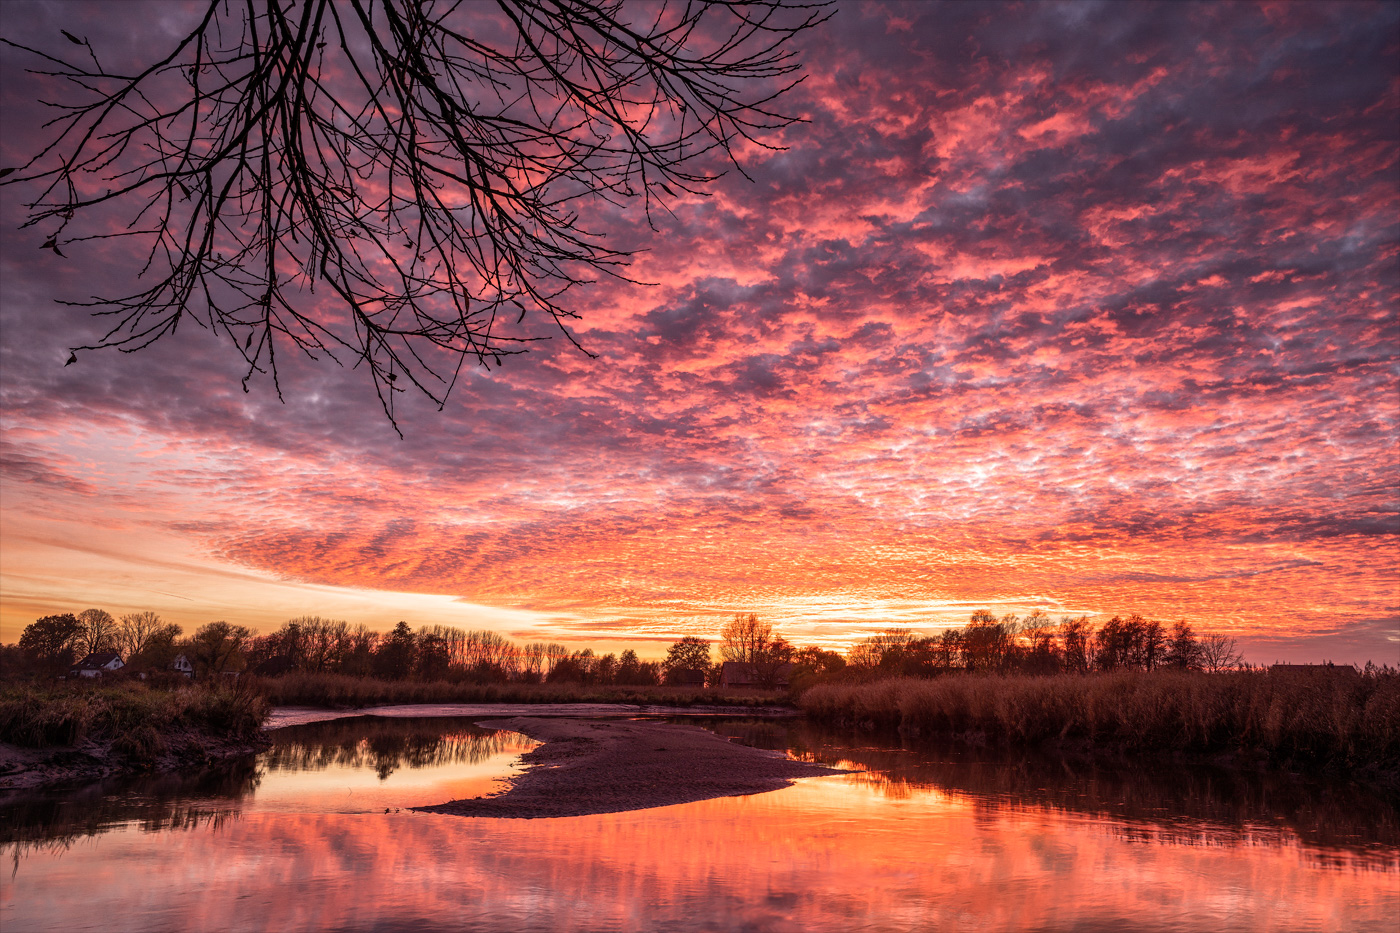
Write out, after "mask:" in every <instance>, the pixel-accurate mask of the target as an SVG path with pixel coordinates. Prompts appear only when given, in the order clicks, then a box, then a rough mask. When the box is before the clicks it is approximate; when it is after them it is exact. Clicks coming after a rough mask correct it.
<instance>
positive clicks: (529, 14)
mask: <svg viewBox="0 0 1400 933" xmlns="http://www.w3.org/2000/svg"><path fill="white" fill-rule="evenodd" d="M830 15H831V11H830V10H829V9H828V7H827V5H826V2H825V0H822V2H813V3H807V2H786V0H753V2H737V0H693V2H682V3H664V4H651V3H643V4H635V5H634V4H624V3H623V2H621V0H595V2H585V0H497V2H496V3H494V4H491V5H486V4H480V5H478V4H462V3H459V2H449V0H419V2H413V0H347V2H344V3H333V2H331V0H241V2H240V0H214V2H210V3H209V5H208V6H207V8H206V9H205V10H204V11H203V15H202V17H201V18H200V20H199V22H198V24H197V25H196V26H195V27H194V28H193V29H192V30H191V31H190V32H189V33H188V34H187V35H185V36H184V37H183V38H181V39H179V40H178V41H177V42H175V43H174V47H173V48H172V49H171V50H170V51H169V52H168V53H166V54H164V56H163V57H161V58H159V59H158V60H155V61H153V62H151V63H150V64H149V65H147V66H146V67H144V68H143V69H141V70H133V71H132V72H130V73H118V72H117V71H114V70H109V69H107V68H104V67H103V65H102V64H101V62H100V61H99V59H98V55H97V52H96V50H95V49H94V48H93V47H92V44H91V43H90V42H89V41H88V39H86V38H82V37H79V36H76V35H74V34H72V33H69V32H67V31H63V35H64V37H65V38H66V39H67V40H68V43H70V44H72V45H76V46H78V47H79V49H80V51H79V49H73V50H70V53H69V54H67V55H58V54H49V53H46V52H44V51H41V50H39V49H34V48H30V47H28V46H22V45H19V44H17V43H15V42H11V41H9V40H0V41H5V42H6V44H8V45H10V46H12V47H15V48H18V49H22V50H24V51H26V52H28V53H31V54H32V55H34V56H37V57H38V59H39V60H40V62H41V64H39V65H36V66H35V67H33V68H31V69H30V71H31V73H34V74H37V75H41V76H44V77H45V78H46V79H48V80H50V81H51V82H56V83H57V84H59V85H60V86H62V87H64V88H66V89H67V92H68V99H66V100H58V101H52V102H48V106H50V107H52V108H53V109H54V110H56V112H57V114H56V116H54V118H53V119H52V120H50V121H49V122H48V123H46V124H45V127H46V128H48V129H49V130H50V131H51V132H52V134H53V136H52V138H51V139H50V140H49V141H48V143H47V145H45V146H44V147H43V148H42V149H41V150H40V151H39V152H37V154H35V156H34V157H33V158H32V159H31V160H30V161H29V162H27V163H26V164H24V165H22V166H14V167H9V168H5V169H3V170H0V184H4V185H11V184H25V185H29V186H33V189H32V190H34V191H36V192H37V196H35V197H34V198H33V199H32V200H29V201H28V202H27V203H26V205H25V206H26V208H27V209H28V211H29V214H28V217H27V219H26V221H25V224H24V226H25V227H38V228H39V229H40V231H41V233H42V235H43V236H45V237H46V239H45V241H44V243H43V244H42V247H43V248H46V249H50V250H52V251H53V252H54V253H55V254H57V255H59V256H64V257H66V256H68V255H71V254H70V253H65V252H64V251H63V248H66V247H68V246H69V245H70V244H76V243H82V242H86V241H94V240H103V239H112V238H118V239H119V238H136V239H137V240H139V241H140V245H141V247H142V252H143V254H144V265H143V266H142V268H141V270H140V275H139V279H140V281H141V282H143V283H149V284H147V285H146V286H145V287H144V288H140V289H139V290H136V291H133V292H132V293H130V294H125V295H107V296H93V297H92V298H91V299H90V300H87V301H82V302H70V304H75V305H77V306H80V307H87V308H90V309H92V312H93V313H94V314H96V315H99V316H101V317H103V318H105V319H106V320H107V321H108V322H109V324H110V327H109V329H108V330H107V331H106V332H105V334H104V335H103V336H102V338H101V339H100V340H98V341H96V342H94V343H92V344H89V345H85V346H79V347H74V348H72V349H73V351H84V350H95V349H102V348H112V347H115V348H117V349H120V350H122V351H126V352H132V351H137V350H140V349H143V348H145V347H148V346H150V345H151V344H152V343H154V342H155V341H157V340H159V339H161V338H162V337H165V336H167V335H169V334H171V333H173V332H174V331H175V330H176V328H177V327H178V326H179V325H180V323H182V322H183V321H184V320H185V319H186V318H189V319H192V320H194V321H196V322H197V323H199V324H200V325H202V326H205V327H209V328H211V329H212V330H213V331H214V332H215V333H217V334H220V335H221V336H223V337H226V338H227V340H228V341H229V342H230V343H231V345H232V346H233V347H234V349H235V350H236V352H237V353H239V354H240V355H241V357H242V360H243V363H244V364H245V365H246V367H247V371H246V373H245V375H244V377H243V389H244V391H245V392H246V391H247V390H248V381H249V379H251V378H252V377H253V376H254V374H256V373H263V374H267V375H268V376H270V378H271V380H272V383H273V385H274V388H275V389H276V391H277V394H278V397H279V398H281V397H282V390H281V385H280V382H279V381H278V375H277V374H278V357H277V354H278V352H283V351H285V349H286V348H294V349H295V350H296V351H299V352H301V353H304V354H306V355H307V356H309V357H311V358H313V359H319V358H322V357H330V358H331V359H333V360H335V361H337V362H341V363H349V364H352V365H354V366H364V367H365V368H366V369H367V371H368V373H369V376H370V378H371V379H372V381H373V384H374V386H375V389H376V391H377V393H378V397H379V401H380V404H381V405H382V407H383V410H384V413H385V415H386V416H387V417H388V419H389V420H390V422H391V423H392V424H393V426H394V428H395V430H398V423H397V420H396V418H395V396H396V394H398V393H400V392H402V391H405V386H406V385H411V386H413V387H416V388H417V389H418V390H420V391H422V392H423V393H424V394H425V395H427V396H428V397H429V398H431V399H432V400H433V401H434V402H435V403H436V404H437V405H438V407H439V408H441V407H442V406H443V405H444V404H445V403H446V401H447V398H448V396H449V395H450V393H451V391H452V388H453V386H454V385H455V384H456V382H457V381H458V379H459V377H460V375H461V372H462V368H463V366H464V365H465V364H467V363H469V362H470V363H473V364H479V365H481V366H483V367H486V368H488V369H489V368H491V367H495V366H499V365H501V363H502V360H503V358H505V357H508V356H511V355H513V354H518V353H522V352H525V350H526V349H527V347H526V345H527V344H528V343H530V342H531V341H532V340H538V339H544V338H543V337H541V336H539V335H538V334H537V333H536V334H534V335H533V336H532V332H531V331H528V330H526V329H523V328H522V327H521V325H522V324H523V322H524V321H525V319H526V317H527V316H529V315H539V314H543V315H547V316H548V317H549V318H550V319H551V320H552V322H553V323H554V324H555V325H557V327H558V330H559V331H560V332H562V333H563V334H564V335H565V336H566V337H567V338H568V339H569V340H570V341H571V342H573V344H574V346H576V347H578V348H579V349H580V350H583V348H582V347H581V346H579V344H578V342H577V341H576V340H575V338H574V336H573V334H572V333H571V331H570V327H569V323H570V322H571V321H572V320H573V319H575V318H576V317H577V314H576V312H575V311H574V310H572V309H571V307H570V304H569V302H568V295H569V293H570V292H571V291H572V290H573V289H575V288H576V287H577V286H580V285H584V284H587V283H591V282H596V281H598V280H600V279H608V278H611V279H614V280H619V281H634V280H632V279H630V278H629V277H628V274H627V264H628V260H629V258H630V255H631V254H630V253H629V252H628V251H626V250H623V249H618V248H615V247H611V246H608V245H606V244H605V242H604V238H603V236H602V235H601V234H600V233H599V232H598V231H596V230H593V229H590V227H589V226H588V224H587V223H586V222H585V220H584V213H585V211H586V210H587V209H588V208H589V206H590V205H597V204H598V203H599V202H600V201H601V202H606V203H608V204H612V205H617V206H624V205H637V204H640V206H641V209H642V211H643V213H644V216H645V218H646V220H647V222H648V224H650V225H651V226H652V229H655V225H654V223H653V219H654V215H655V212H657V211H664V210H667V209H668V207H667V205H668V204H669V203H671V202H672V200H673V199H675V198H679V197H683V196H685V195H687V194H691V195H695V194H704V193H705V190H706V186H707V185H708V184H709V183H710V182H712V181H714V180H715V178H717V177H719V175H720V174H721V172H719V171H716V170H714V169H713V166H715V165H719V166H721V167H724V166H728V167H732V168H737V169H738V170H739V171H740V172H742V171H743V169H742V167H741V166H740V164H739V152H738V150H739V149H740V147H742V146H746V145H748V144H754V145H757V146H759V147H763V148H768V149H774V148H778V147H777V146H775V145H773V144H771V143H768V142H766V141H765V138H766V137H768V136H769V134H771V133H772V132H774V131H776V130H780V129H782V128H784V127H786V126H789V125H791V124H793V123H795V122H798V121H799V118H798V117H794V116H789V115H784V114H783V113H782V112H781V111H780V110H779V109H778V108H777V102H778V99H779V98H781V97H782V96H783V94H784V93H786V92H787V91H790V90H791V89H792V88H793V87H794V86H795V85H797V84H798V83H800V81H801V80H802V75H801V73H800V69H801V64H800V62H799V61H798V60H797V58H796V56H795V52H794V50H793V49H792V47H791V46H792V42H791V40H792V39H793V38H794V37H795V36H796V35H797V34H798V33H800V32H802V31H804V30H807V29H811V28H813V27H815V26H817V25H819V24H820V23H822V22H825V21H826V20H827V19H828V18H829V17H830ZM111 207H123V208H125V209H126V210H127V214H126V215H124V216H126V217H130V218H131V219H130V223H129V225H128V226H127V228H126V229H121V230H116V231H115V232H114V231H112V230H110V229H109V228H105V227H103V226H101V223H100V221H101V219H102V218H103V217H110V214H109V213H108V209H109V208H111ZM99 215H101V216H99ZM84 219H87V220H89V224H88V225H87V226H83V225H81V224H80V221H82V220H84ZM583 352H587V351H583ZM590 355H591V354H590ZM73 361H74V359H73V357H71V356H70V359H69V362H70V363H71V362H73Z"/></svg>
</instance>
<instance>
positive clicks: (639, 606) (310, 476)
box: [0, 0, 1400, 664]
mask: <svg viewBox="0 0 1400 933" xmlns="http://www.w3.org/2000/svg"><path fill="white" fill-rule="evenodd" d="M135 9H136V8H135V7H134V6H133V5H129V4H124V5H111V4H85V3H64V4H53V3H31V2H21V0H11V2H6V3H4V4H3V5H0V35H3V36H5V37H6V38H10V39H12V40H14V41H17V42H24V43H26V44H31V45H35V46H36V47H40V48H45V49H49V50H56V51H57V50H62V51H67V49H64V48H63V43H64V42H65V40H64V39H63V37H62V35H61V34H60V33H59V31H58V30H59V29H60V28H66V29H68V30H69V31H72V32H79V33H80V34H82V35H83V36H85V37H87V38H88V39H90V40H91V41H92V42H93V44H94V46H95V47H96V48H97V49H98V50H99V51H101V50H103V49H106V48H110V49H113V50H115V51H114V52H113V53H112V54H121V52H122V50H126V51H127V52H130V50H132V49H135V50H138V51H140V52H141V53H142V54H150V53H151V52H153V51H154V50H157V49H163V48H165V46H166V45H167V44H168V43H169V41H170V36H171V35H172V34H173V33H172V29H173V26H171V25H170V24H171V23H172V22H178V21H179V20H180V17H181V16H187V15H188V9H187V8H185V7H182V6H181V5H179V4H173V5H172V4H148V5H147V6H146V7H145V8H144V10H143V11H142V13H141V15H135V14H134V13H132V12H128V11H132V10H135ZM798 47H799V48H800V50H801V54H802V56H803V58H804V60H805V61H806V62H807V63H808V77H807V79H806V81H805V82H804V83H803V84H802V85H801V86H800V87H799V88H797V89H796V90H795V91H794V92H792V93H791V94H790V95H789V96H788V97H787V98H785V106H786V107H787V109H788V110H789V111H790V112H792V113H795V114H799V115H801V116H802V117H804V118H805V120H806V122H804V123H801V124H798V125H795V126H793V127H790V128H788V129H786V130H784V131H782V132H781V133H778V134H775V135H774V136H773V137H772V138H771V139H770V142H772V143H774V144H775V145H781V146H783V147H785V148H783V149H782V150H781V151H765V150H762V149H758V148H756V147H749V148H747V149H745V150H744V152H743V153H742V156H743V164H744V170H745V172H746V173H747V175H748V176H749V177H748V178H747V179H746V178H744V177H743V176H742V175H740V174H739V173H737V172H730V173H729V174H728V175H726V176H725V177H724V178H722V179H721V180H719V181H718V182H717V183H715V184H714V185H713V186H711V188H710V194H709V196H708V197H683V198H680V199H677V200H676V201H675V202H673V203H672V210H673V213H672V214H669V215H667V214H661V215H658V217H657V219H656V226H657V229H656V230H655V231H654V232H653V231H651V230H649V229H648V228H647V225H646V223H645V221H644V219H643V218H642V217H641V215H640V212H639V211H637V210H630V211H629V210H619V209H617V208H606V209H605V208H604V207H603V206H601V205H600V206H598V207H597V209H596V210H595V211H594V212H592V213H590V214H589V215H588V217H587V220H588V221H589V222H590V224H591V225H592V226H593V227H594V228H595V229H598V230H600V231H602V232H605V233H607V234H608V235H609V237H610V239H609V241H608V242H609V245H614V244H616V245H619V246H622V247H625V248H629V249H638V250H644V252H640V253H638V255H637V257H636V259H635V261H634V264H633V266H632V269H631V274H632V276H633V277H634V278H635V279H637V280H638V281H640V282H645V283H648V284H646V285H627V284H624V283H607V284H599V285H595V286H593V287H591V288H589V289H586V290H584V291H581V292H578V293H576V294H575V296H574V298H573V299H572V302H573V304H572V307H573V308H574V309H576V310H577V312H578V314H579V316H580V317H579V320H578V321H577V322H576V324H575V326H574V333H575V336H576V337H577V339H578V340H579V342H580V343H581V344H582V345H583V346H584V347H586V348H587V350H588V351H590V352H591V353H593V354H595V356H596V358H591V359H590V358H589V357H587V356H585V355H583V354H582V353H580V352H578V351H577V350H576V349H574V348H573V347H572V346H571V345H570V344H569V343H568V342H567V341H565V340H562V339H554V340H551V341H547V342H544V343H539V344H534V345H532V349H531V351H530V352H529V353H528V354H525V355H523V356H519V357H514V358H511V359H509V360H507V361H506V365H504V366H502V367H500V368H493V369H492V370H491V371H489V372H488V371H484V370H473V371H472V372H471V373H470V374H469V375H468V376H467V377H465V378H464V380H463V382H462V383H461V384H460V385H459V386H458V387H457V389H456V391H455V392H454V394H453V395H452V396H451V398H450V400H449V401H448V404H447V405H446V407H445V408H444V409H443V410H442V411H438V410H437V408H436V406H434V405H431V404H428V403H427V402H426V401H425V400H414V399H412V398H404V399H403V400H402V401H401V402H400V408H399V427H400V429H401V430H402V432H403V437H402V438H400V437H399V436H398V435H397V434H396V433H395V431H394V429H393V427H392V426H391V425H390V424H389V423H388V422H387V420H386V419H385V418H384V416H383V415H382V413H381V412H380V411H379V407H378V402H377V400H376V399H375V395H374V392H373V389H372V386H370V385H369V383H368V381H367V380H366V379H365V377H364V374H363V372H362V371H357V370H354V369H347V368H337V367H335V366H334V365H330V364H326V363H320V364H313V363H310V362H308V361H304V360H297V359H295V358H294V357H291V355H290V354H288V355H286V359H287V362H286V364H285V367H284V369H283V372H282V394H283V400H282V401H279V400H278V397H277V394H276V392H275V391H274V389H273V387H272V385H271V383H270V382H269V381H267V380H258V379H254V380H253V381H252V382H251V383H250V385H249V392H248V393H247V394H245V393H244V392H243V389H242V386H241V381H240V380H241V377H242V375H243V371H242V369H241V368H240V366H241V361H240V359H239V358H238V357H237V356H236V354H235V353H234V352H233V351H232V348H231V347H230V346H229V345H228V343H227V338H223V342H222V343H221V342H220V339H219V338H216V337H215V336H213V335H211V334H210V333H209V332H208V331H205V330H201V329H199V328H196V327H182V329H181V330H180V331H179V332H178V333H177V334H176V335H175V336H173V337H171V338H167V339H164V340H162V341H161V342H160V343H158V344H157V345H155V346H153V347H151V348H149V349H147V350H144V351H141V352H139V353H135V354H121V353H118V352H116V351H105V352H93V353H85V354H83V355H82V357H81V359H80V360H79V361H78V363H77V364H75V365H72V366H65V365H64V362H65V360H66V359H67V358H68V348H69V347H72V346H75V345H79V344H81V343H85V342H87V341H88V340H90V339H92V337H93V336H94V335H95V334H97V333H98V332H99V330H98V328H99V325H98V324H97V323H95V322H93V321H92V320H90V319H89V318H88V317H87V315H86V313H85V312H84V311H83V310H81V309H75V308H69V307H65V306H62V305H58V304H56V303H55V300H56V299H68V300H82V299H85V298H87V297H88V296H90V295H92V294H93V293H94V292H96V291H98V290H99V289H100V288H102V287H105V286H107V285H109V284H111V283H113V282H117V283H121V282H129V281H130V280H131V272H132V268H133V264H132V261H131V258H130V255H129V254H123V253H122V252H121V250H120V249H119V248H118V247H115V246H108V245H106V244H104V243H100V242H99V243H92V244H87V245H83V244H75V245H74V246H73V247H72V248H70V249H66V250H65V252H66V253H67V258H66V259H65V258H61V257H59V256H57V255H55V254H54V253H53V252H51V251H47V250H42V249H40V248H39V247H40V245H41V243H42V241H43V235H42V233H41V231H39V230H36V229H34V228H31V229H27V230H21V229H19V226H20V224H21V223H22V222H23V220H24V218H25V210H24V208H23V205H22V203H21V202H22V198H21V197H20V195H19V193H18V192H17V191H16V190H15V189H14V188H6V189H3V191H0V247H3V254H0V272H3V283H0V398H3V429H4V430H3V448H0V455H2V457H3V473H2V474H0V478H2V480H3V485H0V543H2V544H3V548H0V640H4V641H6V642H9V641H13V640H14V639H15V638H17V637H18V634H19V632H20V630H21V629H22V628H23V626H24V625H26V624H28V623H29V622H31V621H33V620H34V619H35V618H37V617H39V616H42V615H47V614H50V613H54V612H62V611H78V610H81V609H83V608H87V607H88V606H99V607H102V608H105V609H107V610H108V611H111V612H113V613H114V614H121V613H124V612H131V611H139V610H145V609H153V610H155V611H157V612H159V613H160V614H161V615H162V616H163V617H164V618H166V619H168V620H171V621H176V622H179V623H181V624H182V625H184V626H185V627H186V630H187V631H190V630H192V629H193V628H194V627H197V626H198V625H200V624H203V623H204V622H207V621H213V620H215V619H226V620H228V621H233V622H238V623H240V624H247V625H250V626H251V627H253V628H254V629H255V630H258V631H270V630H272V629H274V628H277V627H278V626H280V625H281V624H282V623H283V622H285V621H287V620H288V619H290V618H293V617H295V616H301V615H321V616H323V617H329V618H343V619H346V620H348V621H349V622H351V623H352V624H361V623H363V624H366V625H368V626H370V627H371V628H374V629H377V630H387V629H388V628H390V627H392V626H393V625H394V624H395V623H396V622H397V621H399V620H400V619H402V620H405V621H408V622H409V623H410V624H411V625H413V626H415V627H417V626H419V625H427V624H446V625H457V626H460V627H466V628H489V629H493V630H496V631H500V632H502V633H504V634H507V635H508V636H509V637H511V638H513V639H517V640H529V641H534V640H550V641H561V642H565V643H566V644H569V645H570V646H571V647H574V648H579V647H584V646H588V647H593V648H594V649H595V650H599V651H615V650H622V649H624V648H627V647H634V648H637V649H638V650H639V653H641V654H642V655H643V656H644V657H646V656H652V657H656V656H660V655H661V654H662V653H664V649H665V646H666V645H667V644H668V643H669V642H671V641H673V640H675V639H676V638H678V637H680V636H682V635H700V636H703V637H714V636H715V635H716V633H717V632H718V630H719V628H720V627H721V626H722V625H723V624H724V623H725V622H726V621H727V620H729V619H730V618H732V617H733V615H734V614H735V613H737V612H744V613H748V612H754V613H757V614H758V615H759V616H760V618H761V619H763V620H764V621H766V622H770V623H772V624H773V625H774V626H775V627H776V628H777V629H778V630H779V631H780V632H781V633H783V634H785V635H787V636H788V637H789V639H790V640H792V641H794V642H796V643H798V644H818V645H822V646H825V647H835V648H843V647H845V646H847V645H849V644H851V643H852V642H853V641H856V640H858V639H860V638H862V637H865V636H868V635H870V634H872V633H874V632H877V631H880V630H882V629H886V628H889V627H892V626H899V627H909V628H912V629H915V630H917V631H919V632H925V633H935V632H937V631H939V630H941V629H942V628H945V627H947V626H950V625H960V624H962V623H963V622H965V621H966V619H967V617H968V615H969V613H970V612H971V611H972V610H974V609H977V608H989V609H991V610H993V611H994V612H996V613H998V614H1002V613H1008V612H1014V613H1021V614H1024V613H1026V612H1029V611H1031V610H1033V609H1037V608H1039V609H1043V610H1044V611H1046V612H1048V613H1050V614H1051V615H1052V616H1054V617H1058V616H1061V615H1076V616H1077V615H1080V614H1086V613H1087V614H1090V616H1091V618H1092V619H1093V620H1095V621H1098V622H1102V621H1104V620H1106V619H1107V618H1109V617H1110V616H1112V615H1115V614H1127V613H1134V612H1136V613H1141V614H1143V615H1145V616H1148V617H1149V618H1154V619H1159V620H1162V621H1164V622H1170V621H1175V620H1177V619H1186V620H1187V621H1189V622H1190V623H1192V625H1193V626H1194V627H1195V628H1196V629H1198V630H1202V631H1211V632H1220V633H1223V634H1227V635H1231V636H1234V637H1236V638H1237V639H1238V640H1239V643H1240V645H1241V647H1242V648H1243V649H1244V651H1245V655H1246V657H1247V658H1249V659H1250V660H1253V661H1256V662H1265V663H1267V662H1270V661H1273V660H1294V661H1320V660H1335V661H1339V662H1364V661H1366V660H1368V659H1369V660H1375V661H1376V662H1377V663H1390V664H1395V663H1397V661H1400V572H1397V570H1396V567H1397V565H1400V561H1398V560H1397V557H1400V548H1397V543H1398V542H1397V538H1398V537H1400V505H1397V502H1400V496H1397V474H1398V473H1400V470H1398V469H1397V467H1400V458H1397V414H1400V381H1397V376H1398V375H1400V372H1397V369H1400V366H1397V361H1398V360H1400V357H1397V344H1400V65H1397V63H1400V5H1398V4H1380V3H1375V4H1365V3H1362V4H1348V3H1326V4H1306V3H1263V4H1254V3H1242V4H1208V5H1190V4H1185V3H1170V4H1138V3H1133V4H1127V3H1068V4H1052V3H1043V4H1029V5H1016V4H1011V5H1005V4H978V3H954V4H936V3H918V4H900V3H892V4H882V3H841V4H839V5H838V7H837V8H836V14H835V16H834V17H833V18H832V19H831V21H830V22H828V23H827V24H825V25H824V26H822V27H820V28H818V29H816V30H813V31H811V32H810V33H808V34H805V35H803V36H802V37H800V40H799V42H798ZM70 48H71V47H70ZM27 63H28V60H27V59H24V58H23V57H22V56H21V55H19V53H16V52H14V51H13V50H6V51H5V52H4V54H3V55H2V56H0V67H3V83H2V84H0V95H3V96H2V97H0V103H3V107H4V109H5V115H4V124H5V126H6V132H5V133H4V135H3V139H2V140H0V157H2V158H3V162H4V164H5V165H14V164H18V163H19V162H22V161H23V160H24V159H25V158H27V157H28V155H29V154H31V153H32V152H33V150H34V147H35V146H36V145H38V144H40V143H39V141H40V140H41V139H42V138H43V136H42V132H41V131H40V129H39V128H38V126H37V123H38V118H39V117H40V116H41V114H42V111H41V110H40V109H39V108H38V107H37V106H36V103H35V101H36V100H37V99H38V97H39V93H38V90H37V85H36V81H35V79H34V78H32V77H30V76H27V75H25V74H24V73H23V72H22V70H21V69H22V68H23V67H24V65H25V64H27ZM114 288H115V286H114Z"/></svg>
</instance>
